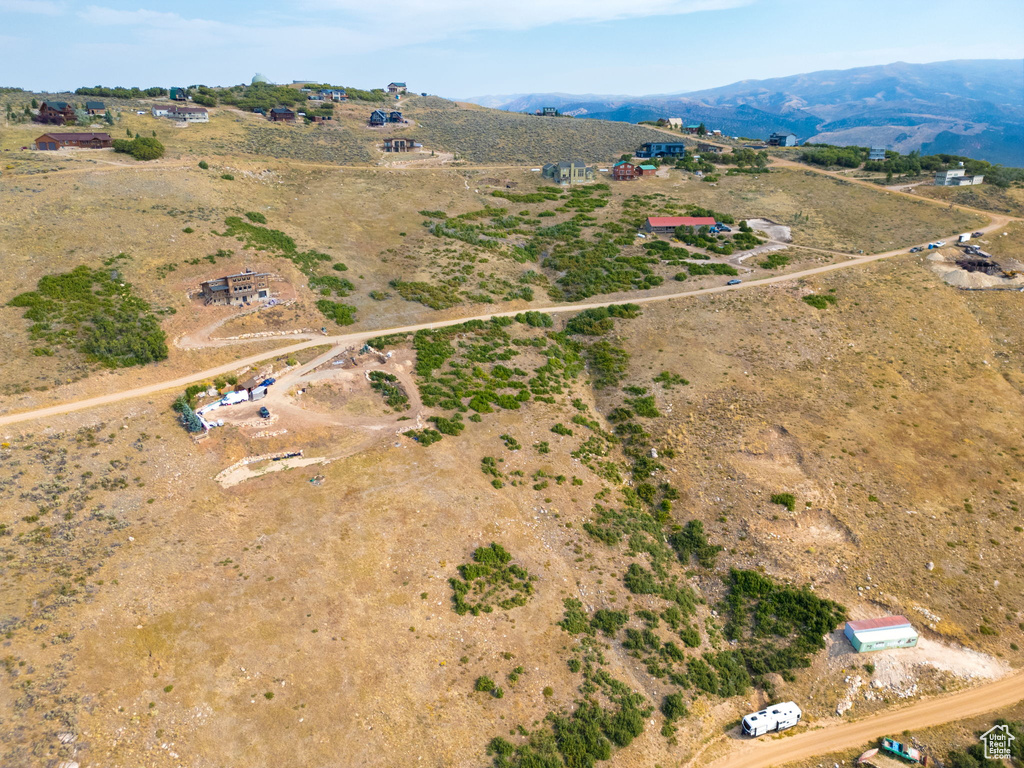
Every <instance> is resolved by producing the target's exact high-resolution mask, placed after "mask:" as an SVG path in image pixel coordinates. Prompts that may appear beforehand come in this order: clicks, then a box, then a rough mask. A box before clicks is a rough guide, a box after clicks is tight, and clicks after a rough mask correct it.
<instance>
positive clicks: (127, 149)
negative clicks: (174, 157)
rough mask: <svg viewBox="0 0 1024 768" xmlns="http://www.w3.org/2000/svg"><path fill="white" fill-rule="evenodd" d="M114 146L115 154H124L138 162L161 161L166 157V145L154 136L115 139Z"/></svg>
mask: <svg viewBox="0 0 1024 768" xmlns="http://www.w3.org/2000/svg"><path fill="white" fill-rule="evenodd" d="M113 146H114V151H115V152H124V153H126V154H129V155H131V156H132V157H134V158H135V159H136V160H159V159H160V158H161V157H163V156H164V145H163V144H161V143H160V142H159V141H158V140H157V139H155V138H153V137H152V136H136V137H135V138H134V139H131V140H129V139H114V142H113Z"/></svg>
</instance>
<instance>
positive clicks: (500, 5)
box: [299, 0, 753, 32]
mask: <svg viewBox="0 0 1024 768" xmlns="http://www.w3.org/2000/svg"><path fill="white" fill-rule="evenodd" d="M751 2H753V0H517V2H507V0H432V2H429V3H425V2H423V0H392V1H391V2H388V3H387V20H388V24H395V23H398V24H401V25H403V26H405V25H416V26H419V27H421V28H425V29H429V30H432V31H433V30H437V29H439V28H440V29H446V30H449V31H454V32H465V31H470V30H526V29H533V28H536V27H542V26H547V25H549V24H565V23H586V22H601V21H617V20H621V19H635V18H645V17H649V16H679V15H683V14H687V13H696V12H699V11H717V10H724V9H727V8H736V7H740V6H744V5H749V4H750V3H751ZM299 4H300V5H302V6H304V7H306V8H311V9H317V10H321V11H336V12H342V13H344V14H345V15H347V16H350V17H352V18H356V19H373V20H376V21H377V22H378V23H379V22H380V19H381V10H380V8H379V6H375V5H370V4H367V3H366V2H365V0H300V3H299Z"/></svg>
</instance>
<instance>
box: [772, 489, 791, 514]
mask: <svg viewBox="0 0 1024 768" xmlns="http://www.w3.org/2000/svg"><path fill="white" fill-rule="evenodd" d="M771 502H772V504H781V505H782V506H784V507H785V508H786V509H788V510H789V511H790V512H792V511H793V510H794V509H796V497H795V496H794V495H793V494H792V493H773V494H772V497H771Z"/></svg>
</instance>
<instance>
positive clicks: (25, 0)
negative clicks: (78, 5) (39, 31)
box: [0, 0, 64, 16]
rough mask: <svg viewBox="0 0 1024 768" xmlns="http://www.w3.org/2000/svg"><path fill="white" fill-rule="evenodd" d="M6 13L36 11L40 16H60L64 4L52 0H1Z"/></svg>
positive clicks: (3, 10) (2, 9) (0, 6)
mask: <svg viewBox="0 0 1024 768" xmlns="http://www.w3.org/2000/svg"><path fill="white" fill-rule="evenodd" d="M0 11H2V12H4V13H35V14H38V15H40V16H60V15H61V14H62V13H64V6H63V5H61V4H60V3H55V2H52V0H0Z"/></svg>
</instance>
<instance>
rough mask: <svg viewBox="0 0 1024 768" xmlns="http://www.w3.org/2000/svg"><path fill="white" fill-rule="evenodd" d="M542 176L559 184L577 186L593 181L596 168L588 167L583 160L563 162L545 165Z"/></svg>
mask: <svg viewBox="0 0 1024 768" xmlns="http://www.w3.org/2000/svg"><path fill="white" fill-rule="evenodd" d="M542 175H543V176H544V178H546V179H551V180H553V181H554V182H555V183H557V184H577V183H579V182H583V181H591V180H592V179H593V178H594V168H593V167H592V166H589V167H588V166H587V164H586V163H584V162H583V161H582V160H562V161H560V162H557V163H548V164H547V165H545V166H544V168H543V169H542Z"/></svg>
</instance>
